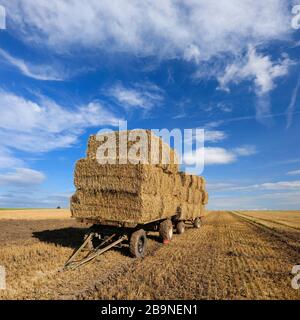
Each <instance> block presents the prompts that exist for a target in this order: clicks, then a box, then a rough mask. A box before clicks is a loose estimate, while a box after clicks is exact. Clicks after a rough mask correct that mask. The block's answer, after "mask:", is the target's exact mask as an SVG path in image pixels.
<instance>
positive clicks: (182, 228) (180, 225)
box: [176, 221, 185, 234]
mask: <svg viewBox="0 0 300 320" xmlns="http://www.w3.org/2000/svg"><path fill="white" fill-rule="evenodd" d="M176 230H177V233H178V234H183V233H184V231H185V223H184V221H180V222H178V223H177V225H176Z"/></svg>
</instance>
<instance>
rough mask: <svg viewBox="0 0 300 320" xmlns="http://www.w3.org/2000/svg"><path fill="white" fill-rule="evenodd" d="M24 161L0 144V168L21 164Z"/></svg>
mask: <svg viewBox="0 0 300 320" xmlns="http://www.w3.org/2000/svg"><path fill="white" fill-rule="evenodd" d="M23 165H24V162H23V161H22V160H20V159H17V158H15V157H14V156H13V155H12V154H11V152H10V151H9V150H8V149H7V148H3V147H1V146H0V168H13V167H17V166H23Z"/></svg>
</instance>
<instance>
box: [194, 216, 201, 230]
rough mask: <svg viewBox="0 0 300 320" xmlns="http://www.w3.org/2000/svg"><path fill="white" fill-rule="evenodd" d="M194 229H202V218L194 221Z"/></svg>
mask: <svg viewBox="0 0 300 320" xmlns="http://www.w3.org/2000/svg"><path fill="white" fill-rule="evenodd" d="M194 227H195V228H197V229H199V228H200V227H201V219H200V218H196V219H195V221H194Z"/></svg>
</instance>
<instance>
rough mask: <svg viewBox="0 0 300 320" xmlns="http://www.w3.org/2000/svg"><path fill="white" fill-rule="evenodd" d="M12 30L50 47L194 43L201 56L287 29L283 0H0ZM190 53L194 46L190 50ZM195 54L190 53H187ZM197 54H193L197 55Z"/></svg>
mask: <svg viewBox="0 0 300 320" xmlns="http://www.w3.org/2000/svg"><path fill="white" fill-rule="evenodd" d="M2 3H3V5H5V6H6V8H7V12H8V15H9V18H10V19H11V20H12V21H13V22H12V23H11V26H12V27H13V28H14V33H15V34H16V35H17V34H19V35H20V36H21V37H24V38H25V39H26V40H29V41H32V42H35V43H40V42H41V41H42V42H43V43H47V44H48V46H50V47H51V48H52V49H53V50H56V51H61V50H67V49H70V48H77V49H78V48H80V47H81V46H84V47H86V48H109V50H110V51H127V52H131V53H134V54H143V55H149V54H156V55H159V56H167V57H170V56H171V57H172V56H174V55H180V56H183V55H184V53H185V54H187V52H188V51H189V48H191V46H194V48H198V50H199V51H200V53H201V59H204V60H205V59H209V58H211V57H212V56H215V55H218V54H222V53H224V52H232V53H236V52H239V51H240V50H243V48H244V46H245V43H249V42H251V43H254V44H257V43H260V42H262V41H271V40H276V39H285V38H286V36H287V35H288V34H289V33H291V32H292V29H291V28H290V19H291V15H290V8H289V3H288V2H287V1H286V0H265V1H263V2H262V1H252V0H244V1H240V0H230V1H229V0H210V1H207V0H197V1H196V0H192V1H190V0H183V1H177V0H175V1H172V0H164V1H159V0H154V1H138V0H131V1H122V0H113V1H106V0H104V1H98V0H89V1H84V2H81V1H77V0H66V1H60V0H52V1H48V0H40V1H38V2H37V1H35V0H27V1H22V2H19V1H11V0H4V1H2ZM192 51H194V52H195V50H192ZM191 56H193V57H195V54H192V55H191V54H189V55H187V57H191ZM196 56H197V57H198V54H196Z"/></svg>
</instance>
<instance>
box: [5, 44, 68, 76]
mask: <svg viewBox="0 0 300 320" xmlns="http://www.w3.org/2000/svg"><path fill="white" fill-rule="evenodd" d="M0 55H1V56H2V57H3V58H4V59H5V60H6V61H7V62H9V63H10V64H11V65H13V66H14V67H16V68H17V69H19V70H20V71H21V72H22V73H23V74H24V75H25V76H27V77H30V78H33V79H37V80H44V81H62V80H64V77H63V76H62V74H59V73H58V71H57V70H55V69H53V68H52V67H51V66H49V65H32V64H30V63H26V62H25V61H24V60H22V59H17V58H15V57H13V56H11V55H10V54H9V53H7V52H6V51H4V50H3V49H1V48H0Z"/></svg>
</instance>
